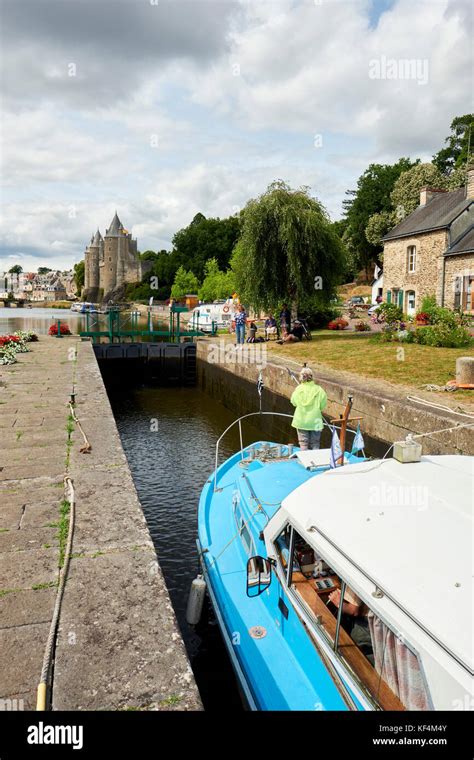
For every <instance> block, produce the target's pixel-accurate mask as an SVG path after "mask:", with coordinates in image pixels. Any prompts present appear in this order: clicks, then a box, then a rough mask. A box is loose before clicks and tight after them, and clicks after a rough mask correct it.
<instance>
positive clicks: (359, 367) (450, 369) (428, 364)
mask: <svg viewBox="0 0 474 760" xmlns="http://www.w3.org/2000/svg"><path fill="white" fill-rule="evenodd" d="M371 337H372V336H370V335H367V336H365V335H358V334H357V335H355V334H354V333H352V334H350V333H346V334H345V333H343V332H333V333H328V331H327V330H321V331H315V332H313V340H312V341H311V342H307V341H304V342H303V343H297V344H288V345H285V346H279V345H277V344H276V343H275V342H273V341H270V342H268V343H267V344H266V345H267V347H268V349H269V352H270V355H271V354H272V353H275V355H278V356H288V357H289V358H291V359H293V360H296V361H301V362H305V361H309V362H311V361H312V362H319V363H320V364H326V365H327V366H328V367H332V368H333V369H337V370H342V371H344V370H345V371H347V372H353V373H355V374H358V375H363V376H364V377H371V378H375V379H377V378H378V379H381V380H388V381H389V382H391V383H400V384H402V385H412V386H415V387H419V386H420V385H423V384H425V383H433V384H435V385H444V384H445V383H446V382H447V381H448V380H453V379H454V377H455V370H456V359H457V358H458V357H459V356H472V355H473V353H474V351H473V346H470V347H469V346H467V347H465V348H432V347H431V346H419V345H417V344H413V343H412V344H400V343H373V342H371ZM400 349H403V352H401V351H400ZM444 395H448V394H444ZM449 395H451V394H449ZM454 395H455V398H456V399H458V398H460V397H462V398H463V400H467V399H469V398H470V399H472V400H473V401H474V391H456V393H455V394H453V397H454Z"/></svg>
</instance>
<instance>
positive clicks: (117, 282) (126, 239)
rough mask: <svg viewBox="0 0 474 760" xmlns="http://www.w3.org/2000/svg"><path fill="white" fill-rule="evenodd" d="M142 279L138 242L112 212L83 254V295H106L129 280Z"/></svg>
mask: <svg viewBox="0 0 474 760" xmlns="http://www.w3.org/2000/svg"><path fill="white" fill-rule="evenodd" d="M141 279H142V262H141V261H140V257H139V254H138V251H137V241H136V240H134V239H133V238H132V236H131V234H130V233H129V232H128V231H127V230H126V229H125V228H124V226H123V224H122V222H121V221H120V219H119V218H118V216H117V213H115V216H114V218H113V219H112V222H111V224H110V227H109V228H108V229H107V230H106V232H105V236H104V237H102V235H101V234H100V232H99V230H97V232H96V233H95V235H93V236H92V238H91V242H90V243H89V245H88V246H87V248H86V251H85V255H84V293H83V295H84V297H85V299H86V300H88V301H94V302H95V301H99V300H101V299H107V296H108V295H109V294H110V293H111V292H112V291H114V290H115V289H116V288H118V287H120V286H121V285H124V284H126V283H129V282H140V280H141Z"/></svg>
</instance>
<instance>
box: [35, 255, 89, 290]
mask: <svg viewBox="0 0 474 760" xmlns="http://www.w3.org/2000/svg"><path fill="white" fill-rule="evenodd" d="M84 267H85V264H84V260H82V261H79V263H78V264H74V282H75V283H76V288H77V291H78V293H80V292H81V290H82V288H83V287H84V278H85V272H84ZM38 273H39V274H41V272H40V271H39V269H38Z"/></svg>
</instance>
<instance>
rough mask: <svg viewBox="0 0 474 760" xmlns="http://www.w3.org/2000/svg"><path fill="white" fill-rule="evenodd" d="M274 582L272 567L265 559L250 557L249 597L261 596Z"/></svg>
mask: <svg viewBox="0 0 474 760" xmlns="http://www.w3.org/2000/svg"><path fill="white" fill-rule="evenodd" d="M271 582H272V565H271V562H270V560H269V559H266V558H265V557H259V556H256V557H250V559H249V560H248V562H247V596H248V597H250V598H253V597H255V596H260V594H262V593H263V592H264V591H265V589H267V588H268V587H269V585H270V583H271Z"/></svg>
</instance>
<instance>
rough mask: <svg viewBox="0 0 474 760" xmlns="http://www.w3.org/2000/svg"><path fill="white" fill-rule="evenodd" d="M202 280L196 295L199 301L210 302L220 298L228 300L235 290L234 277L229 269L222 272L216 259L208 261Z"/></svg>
mask: <svg viewBox="0 0 474 760" xmlns="http://www.w3.org/2000/svg"><path fill="white" fill-rule="evenodd" d="M204 275H205V276H204V280H203V282H202V285H201V287H200V288H199V291H198V295H199V299H200V300H201V301H206V302H212V301H216V300H218V299H222V298H228V297H229V296H231V295H232V294H233V292H234V290H235V275H234V273H233V272H232V271H231V270H230V269H229V270H228V271H227V272H222V271H221V270H220V269H219V266H218V264H217V261H216V259H209V261H207V262H206V266H205V268H204Z"/></svg>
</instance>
